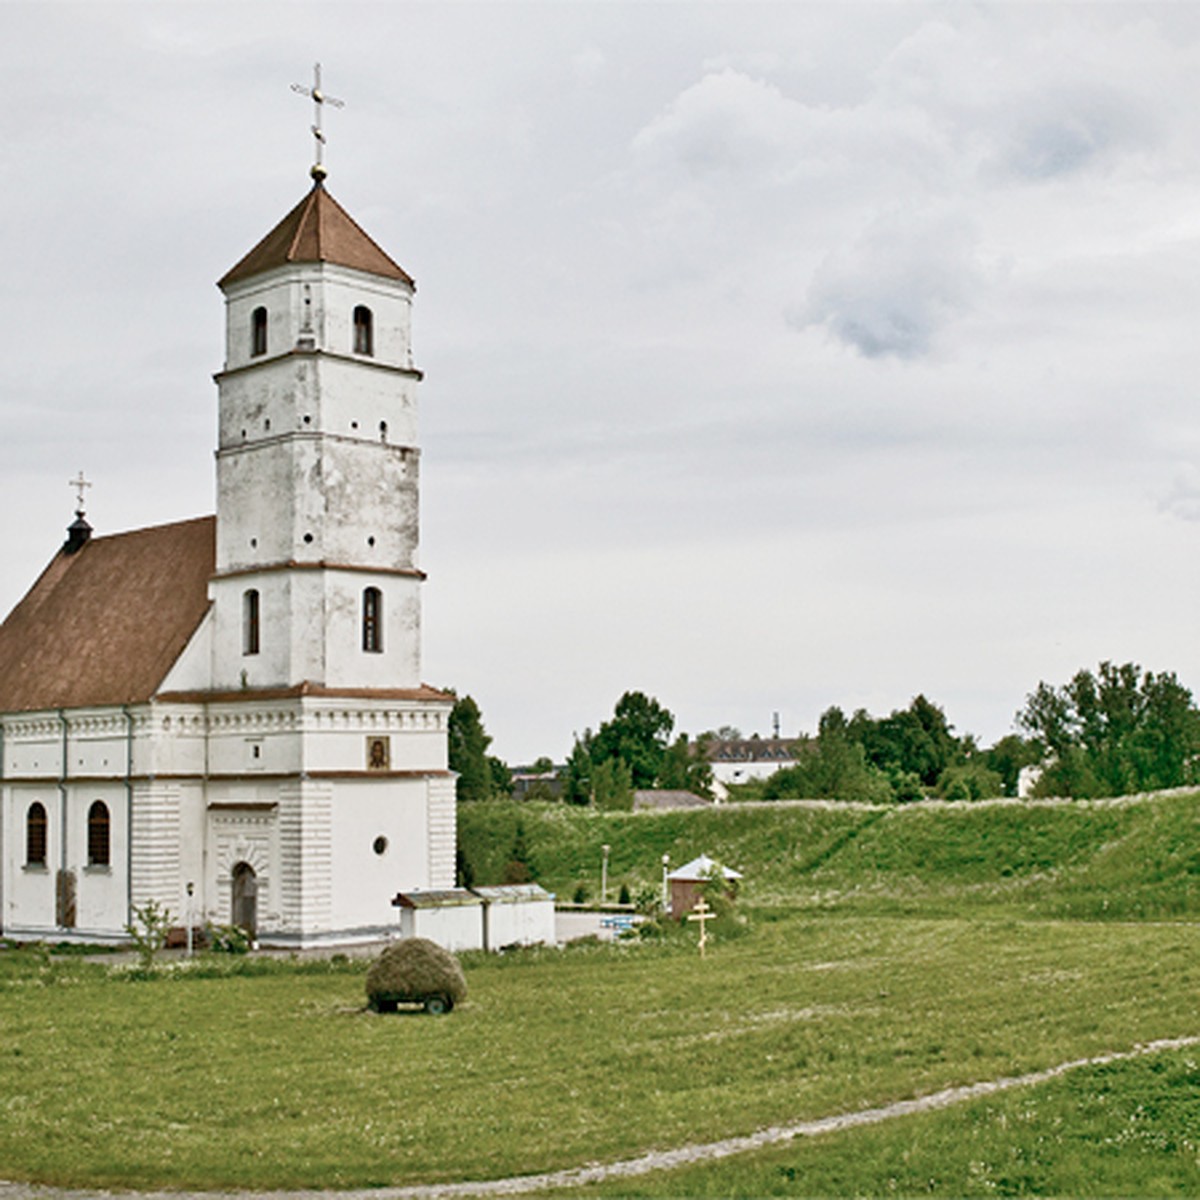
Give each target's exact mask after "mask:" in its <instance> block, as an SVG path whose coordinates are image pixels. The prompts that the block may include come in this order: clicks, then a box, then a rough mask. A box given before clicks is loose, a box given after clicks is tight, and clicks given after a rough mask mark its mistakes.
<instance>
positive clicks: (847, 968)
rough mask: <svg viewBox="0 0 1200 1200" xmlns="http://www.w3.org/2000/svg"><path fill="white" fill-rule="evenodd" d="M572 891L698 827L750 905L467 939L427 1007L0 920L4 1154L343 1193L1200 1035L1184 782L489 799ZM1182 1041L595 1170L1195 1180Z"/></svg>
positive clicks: (1197, 827) (304, 977) (1194, 859)
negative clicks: (630, 935) (632, 1165)
mask: <svg viewBox="0 0 1200 1200" xmlns="http://www.w3.org/2000/svg"><path fill="white" fill-rule="evenodd" d="M518 817H520V819H521V820H522V821H523V823H524V827H525V836H526V841H527V843H528V844H529V846H530V848H531V850H532V855H533V859H534V865H535V867H536V868H537V870H538V873H539V877H540V878H541V879H542V880H543V881H544V882H545V883H547V885H548V886H550V887H551V888H552V889H553V890H556V891H558V892H559V893H560V894H562V895H569V894H570V893H571V891H573V889H574V886H575V884H576V883H577V882H578V881H581V880H587V881H589V882H591V883H592V885H593V891H594V890H595V884H596V882H598V881H597V880H595V878H594V877H595V876H596V875H597V874H598V871H599V861H600V845H601V844H602V843H607V844H608V845H609V846H610V847H611V850H610V873H609V878H610V887H611V888H612V889H613V891H614V892H615V891H616V889H617V888H618V887H619V886H620V884H621V882H623V881H625V882H629V883H630V884H631V885H632V886H633V887H635V888H636V886H637V885H638V884H639V883H641V884H657V883H658V882H659V878H660V875H659V872H660V870H661V857H662V854H663V853H668V854H670V856H671V861H672V862H673V863H675V864H679V863H682V862H684V861H686V860H687V859H689V858H692V857H694V856H695V855H697V854H699V853H701V852H707V853H709V854H712V855H714V856H715V857H717V858H720V859H721V860H723V861H725V862H726V863H728V864H729V865H732V866H734V867H737V868H738V869H740V870H742V871H743V872H744V873H745V877H746V878H745V887H744V893H743V900H742V902H741V904H740V908H741V911H742V912H743V913H745V914H748V915H749V918H750V919H749V921H748V923H743V924H740V925H737V926H732V925H727V926H726V927H725V928H724V929H721V928H718V933H717V937H716V940H715V942H714V945H713V948H712V951H711V952H710V955H709V957H708V958H707V959H706V960H704V961H701V960H700V959H699V958H698V956H697V955H696V952H695V948H694V936H695V935H694V930H690V929H689V930H680V929H676V930H675V931H674V932H672V933H671V934H670V935H669V936H668V937H666V938H665V939H662V940H660V941H654V942H634V943H625V944H620V945H616V946H609V945H595V944H593V945H581V946H576V947H573V948H570V949H568V950H566V951H554V950H538V951H529V952H523V953H519V954H514V955H509V956H503V957H496V956H488V955H483V954H475V955H468V956H465V966H466V969H467V978H468V984H469V987H470V995H469V997H468V1000H467V1002H466V1003H465V1004H463V1005H461V1006H460V1007H458V1008H457V1009H456V1010H455V1012H454V1013H453V1014H452V1015H451V1016H449V1017H445V1018H441V1019H433V1018H427V1017H424V1016H421V1015H419V1014H403V1015H398V1016H387V1017H381V1016H376V1015H373V1014H369V1013H366V1012H365V1011H363V1001H364V993H363V976H364V970H365V966H364V964H363V963H361V962H354V961H347V960H342V961H334V962H316V963H312V962H304V963H287V962H284V963H280V962H277V961H266V960H260V959H249V960H246V959H227V958H213V959H208V960H202V961H201V962H199V963H198V964H197V965H196V966H195V967H194V968H192V969H191V970H188V971H186V972H179V971H170V972H164V973H160V974H158V975H156V976H155V977H153V978H150V979H141V980H139V979H137V978H136V977H135V975H136V973H130V972H129V971H120V970H114V969H113V968H111V967H110V966H109V965H108V964H106V963H103V962H95V961H86V960H84V959H82V958H80V956H78V955H57V954H53V955H52V954H50V953H49V952H48V951H46V950H44V949H41V950H31V949H27V950H12V949H0V1176H3V1177H6V1178H10V1179H18V1180H28V1181H36V1182H40V1183H48V1184H59V1185H64V1186H75V1187H133V1188H139V1187H141V1188H192V1189H195V1188H214V1189H215V1188H225V1189H234V1188H250V1189H268V1188H271V1189H276V1188H278V1189H282V1188H338V1187H369V1186H376V1185H388V1184H411V1183H422V1182H437V1181H451V1180H461V1179H483V1178H494V1177H502V1176H506V1175H511V1174H528V1173H533V1172H539V1171H547V1170H555V1169H562V1168H570V1167H575V1166H579V1165H580V1164H582V1163H585V1162H591V1161H602V1162H604V1161H616V1160H620V1159H625V1158H629V1157H634V1156H636V1155H638V1154H640V1153H644V1152H647V1151H650V1150H654V1149H670V1148H673V1147H677V1146H681V1145H684V1144H688V1143H693V1142H707V1141H716V1140H720V1139H723V1138H727V1137H730V1136H736V1135H739V1134H747V1133H751V1132H753V1131H755V1130H757V1129H761V1128H764V1127H767V1126H772V1125H787V1124H792V1123H794V1122H797V1121H802V1120H805V1119H809V1118H815V1117H821V1116H827V1115H829V1114H832V1113H838V1112H846V1111H853V1110H857V1109H861V1108H866V1107H874V1106H878V1105H881V1104H886V1103H888V1102H889V1101H892V1100H897V1099H904V1098H909V1097H913V1096H917V1095H923V1094H928V1093H931V1092H936V1091H938V1090H940V1089H942V1088H945V1087H947V1086H951V1085H955V1084H962V1083H969V1082H975V1081H982V1080H988V1079H994V1078H996V1077H998V1076H1012V1075H1020V1074H1024V1073H1026V1072H1029V1071H1034V1070H1038V1069H1042V1068H1046V1067H1049V1066H1053V1065H1055V1064H1058V1063H1061V1062H1064V1061H1070V1060H1075V1059H1079V1058H1084V1057H1087V1056H1090V1055H1094V1054H1097V1053H1103V1052H1107V1051H1122V1050H1127V1049H1129V1048H1131V1047H1132V1046H1134V1045H1136V1044H1138V1043H1142V1042H1147V1041H1151V1040H1154V1039H1158V1038H1167V1037H1179V1036H1185V1035H1194V1034H1196V1033H1198V1032H1200V924H1198V923H1197V921H1196V918H1197V916H1198V915H1200V895H1198V889H1197V882H1198V880H1200V798H1198V797H1197V795H1195V794H1193V795H1189V796H1179V797H1160V798H1154V799H1150V800H1143V801H1138V802H1133V803H1124V804H1117V805H1111V804H1110V805H1096V806H1085V805H1077V804H1066V805H1056V806H1011V805H1009V806H1005V805H987V804H981V805H957V806H938V805H915V806H911V807H908V808H897V809H891V808H889V809H852V808H839V807H836V806H835V807H827V808H822V807H811V806H810V807H778V806H768V805H764V806H761V807H758V808H738V809H732V808H731V809H725V810H714V811H704V812H698V813H696V812H693V813H660V814H645V815H642V814H637V815H634V814H619V815H600V814H594V813H587V812H580V811H577V810H572V809H568V808H564V807H562V806H538V805H522V806H520V807H518V806H513V805H506V806H493V805H478V806H475V805H472V806H464V807H463V808H462V810H461V812H460V834H461V839H462V844H463V847H464V849H465V850H466V852H467V855H468V857H469V858H470V860H471V862H472V864H473V865H474V867H475V870H476V877H477V879H478V880H479V881H480V882H485V881H488V880H494V879H497V878H499V876H500V874H501V873H502V871H503V867H504V864H505V862H506V861H507V859H508V856H509V851H510V849H511V846H512V842H513V838H514V835H515V826H516V821H517V819H518ZM1196 1057H1197V1056H1196V1055H1189V1054H1187V1053H1182V1052H1181V1053H1168V1054H1162V1055H1158V1056H1156V1057H1155V1058H1153V1059H1151V1060H1146V1061H1141V1060H1139V1061H1130V1062H1123V1063H1119V1064H1112V1065H1111V1066H1109V1067H1105V1068H1096V1069H1086V1070H1080V1071H1077V1072H1073V1073H1072V1074H1071V1075H1070V1076H1068V1077H1065V1078H1063V1079H1058V1080H1055V1081H1053V1082H1051V1083H1047V1084H1045V1085H1042V1086H1039V1087H1036V1088H1024V1089H1021V1090H1020V1091H1019V1092H1014V1093H1012V1094H1010V1095H1005V1096H995V1097H992V1098H990V1099H987V1100H979V1101H975V1102H972V1103H970V1104H964V1105H960V1106H958V1107H957V1108H955V1109H953V1110H947V1111H944V1112H938V1113H929V1114H925V1115H921V1116H911V1117H905V1118H902V1119H896V1120H891V1121H888V1122H885V1123H884V1124H881V1125H878V1126H874V1127H870V1128H862V1129H856V1130H850V1131H845V1132H843V1133H839V1134H832V1135H827V1136H824V1137H821V1138H814V1139H808V1140H804V1141H797V1142H794V1143H791V1144H788V1145H785V1146H778V1147H775V1148H773V1149H771V1150H767V1151H761V1152H757V1153H754V1154H748V1155H744V1156H740V1157H738V1158H736V1159H730V1160H728V1161H726V1162H722V1163H716V1164H712V1163H709V1164H705V1165H704V1166H703V1167H698V1168H695V1169H691V1170H687V1171H679V1172H673V1173H663V1174H661V1175H657V1176H650V1177H646V1178H644V1179H640V1180H619V1181H615V1182H614V1183H613V1184H612V1186H611V1187H605V1188H602V1189H601V1190H603V1191H604V1193H605V1194H645V1195H758V1194H762V1195H774V1194H784V1195H826V1194H827V1195H886V1194H918V1193H924V1192H929V1193H932V1194H940V1195H957V1194H964V1195H974V1194H981V1193H991V1194H1082V1193H1088V1194H1127V1195H1147V1194H1161V1195H1170V1194H1196V1193H1197V1191H1200V1185H1198V1184H1197V1179H1196V1171H1197V1151H1196V1145H1195V1141H1194V1135H1193V1134H1192V1133H1191V1131H1192V1130H1194V1129H1196V1128H1197V1126H1198V1125H1200V1114H1198V1113H1197V1111H1196V1108H1197V1103H1198V1101H1197V1096H1198V1094H1200V1080H1198V1078H1197V1072H1196V1066H1195V1059H1196Z"/></svg>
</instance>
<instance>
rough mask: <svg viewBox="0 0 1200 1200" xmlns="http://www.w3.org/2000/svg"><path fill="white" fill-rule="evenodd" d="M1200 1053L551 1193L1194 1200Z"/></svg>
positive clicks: (1199, 1154)
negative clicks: (1154, 1199) (1182, 1199)
mask: <svg viewBox="0 0 1200 1200" xmlns="http://www.w3.org/2000/svg"><path fill="white" fill-rule="evenodd" d="M1198 1060H1200V1054H1198V1053H1197V1052H1196V1051H1195V1050H1192V1051H1176V1052H1172V1053H1165V1054H1158V1055H1155V1056H1153V1057H1150V1058H1147V1059H1141V1060H1127V1061H1124V1062H1118V1063H1111V1064H1108V1065H1105V1066H1099V1067H1087V1068H1081V1069H1079V1070H1076V1071H1072V1072H1071V1073H1069V1074H1068V1075H1066V1076H1064V1077H1062V1078H1060V1079H1055V1080H1053V1081H1051V1082H1049V1083H1045V1084H1041V1085H1038V1086H1036V1087H1025V1088H1019V1089H1016V1090H1014V1091H1012V1092H1008V1093H1001V1094H998V1095H995V1096H991V1097H988V1098H987V1099H982V1100H976V1101H973V1102H970V1103H967V1104H964V1105H962V1106H960V1107H957V1108H955V1109H952V1110H943V1111H940V1112H930V1113H924V1114H920V1115H917V1116H911V1117H905V1118H903V1119H895V1120H889V1121H885V1122H883V1123H881V1124H879V1125H875V1126H870V1127H866V1128H861V1129H853V1130H844V1131H841V1132H838V1133H832V1134H824V1135H821V1136H819V1137H812V1138H799V1139H796V1140H794V1141H792V1142H790V1143H786V1144H783V1145H780V1146H775V1147H772V1148H771V1149H769V1150H764V1151H759V1152H756V1153H753V1154H748V1155H741V1156H737V1157H734V1158H729V1159H725V1160H721V1161H717V1162H706V1163H703V1164H699V1165H695V1166H690V1167H687V1168H683V1169H678V1170H672V1171H660V1172H657V1173H655V1174H653V1175H649V1176H643V1177H641V1178H633V1179H620V1180H614V1181H611V1182H608V1183H604V1184H599V1185H593V1186H587V1187H577V1188H573V1189H569V1190H568V1189H562V1190H559V1191H556V1192H550V1193H543V1194H544V1195H568V1194H569V1195H577V1196H583V1195H596V1196H646V1197H656V1196H665V1197H673V1196H696V1197H716V1196H722V1197H724V1196H728V1197H738V1196H893V1195H897V1196H1125V1197H1128V1196H1196V1195H1198V1194H1200V1069H1198V1066H1197V1062H1198Z"/></svg>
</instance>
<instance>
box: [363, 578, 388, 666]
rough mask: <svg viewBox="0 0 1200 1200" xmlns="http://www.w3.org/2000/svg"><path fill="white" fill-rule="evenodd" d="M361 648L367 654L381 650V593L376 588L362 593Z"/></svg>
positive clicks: (370, 588) (377, 652)
mask: <svg viewBox="0 0 1200 1200" xmlns="http://www.w3.org/2000/svg"><path fill="white" fill-rule="evenodd" d="M362 647H363V649H364V650H366V651H367V652H368V653H369V654H379V653H380V652H381V651H382V650H383V593H382V592H381V591H380V590H379V589H378V588H373V587H369V588H367V589H366V590H365V591H364V592H363V600H362Z"/></svg>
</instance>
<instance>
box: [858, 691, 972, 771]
mask: <svg viewBox="0 0 1200 1200" xmlns="http://www.w3.org/2000/svg"><path fill="white" fill-rule="evenodd" d="M950 730H951V726H950V725H949V724H948V723H947V721H946V714H945V712H943V711H942V709H941V708H939V707H938V706H937V705H936V704H934V703H932V702H931V701H930V700H927V699H926V698H925V697H924V696H922V695H918V696H916V697H914V699H913V701H912V703H911V704H910V705H909V706H908V708H906V709H896V710H895V711H893V712H892V713H891V714H890V715H889V716H886V717H882V718H880V719H879V720H875V719H874V718H872V717H871V716H870V715H868V713H867V712H866V711H865V710H864V709H859V710H858V711H857V712H856V713H855V714H854V716H853V717H852V718H851V720H850V722H849V734H850V736H851V737H852V739H853V740H854V741H857V742H858V743H859V744H860V745H861V746H862V747H863V749H864V751H865V752H866V755H867V761H868V762H870V763H871V764H872V765H873V766H876V767H878V768H879V769H880V770H881V771H885V772H887V774H888V775H889V776H893V777H895V778H897V779H900V778H902V777H903V776H905V775H915V776H916V777H917V779H918V780H919V782H920V783H921V784H922V785H923V786H925V787H928V788H931V787H933V786H934V785H935V784H936V783H937V781H938V778H939V777H940V776H941V774H942V772H943V771H944V770H945V769H946V768H947V767H948V766H950V765H951V763H954V762H957V761H961V759H962V757H963V752H962V748H961V746H960V744H959V742H958V740H957V739H956V738H955V737H954V735H953V734H952V733H951V732H950Z"/></svg>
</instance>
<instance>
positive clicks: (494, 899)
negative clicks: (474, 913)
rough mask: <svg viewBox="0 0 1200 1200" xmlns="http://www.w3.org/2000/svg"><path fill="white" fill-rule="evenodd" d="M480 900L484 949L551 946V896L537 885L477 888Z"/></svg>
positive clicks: (552, 941)
mask: <svg viewBox="0 0 1200 1200" xmlns="http://www.w3.org/2000/svg"><path fill="white" fill-rule="evenodd" d="M474 890H475V893H476V895H478V896H479V897H480V898H481V899H482V900H483V948H484V949H485V950H500V949H503V947H505V946H534V945H537V944H538V943H543V944H545V945H550V946H552V945H554V940H555V939H554V894H553V893H552V892H548V891H546V889H545V888H543V887H541V886H540V885H539V884H536V883H512V884H507V885H505V886H503V887H477V888H475V889H474Z"/></svg>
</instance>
